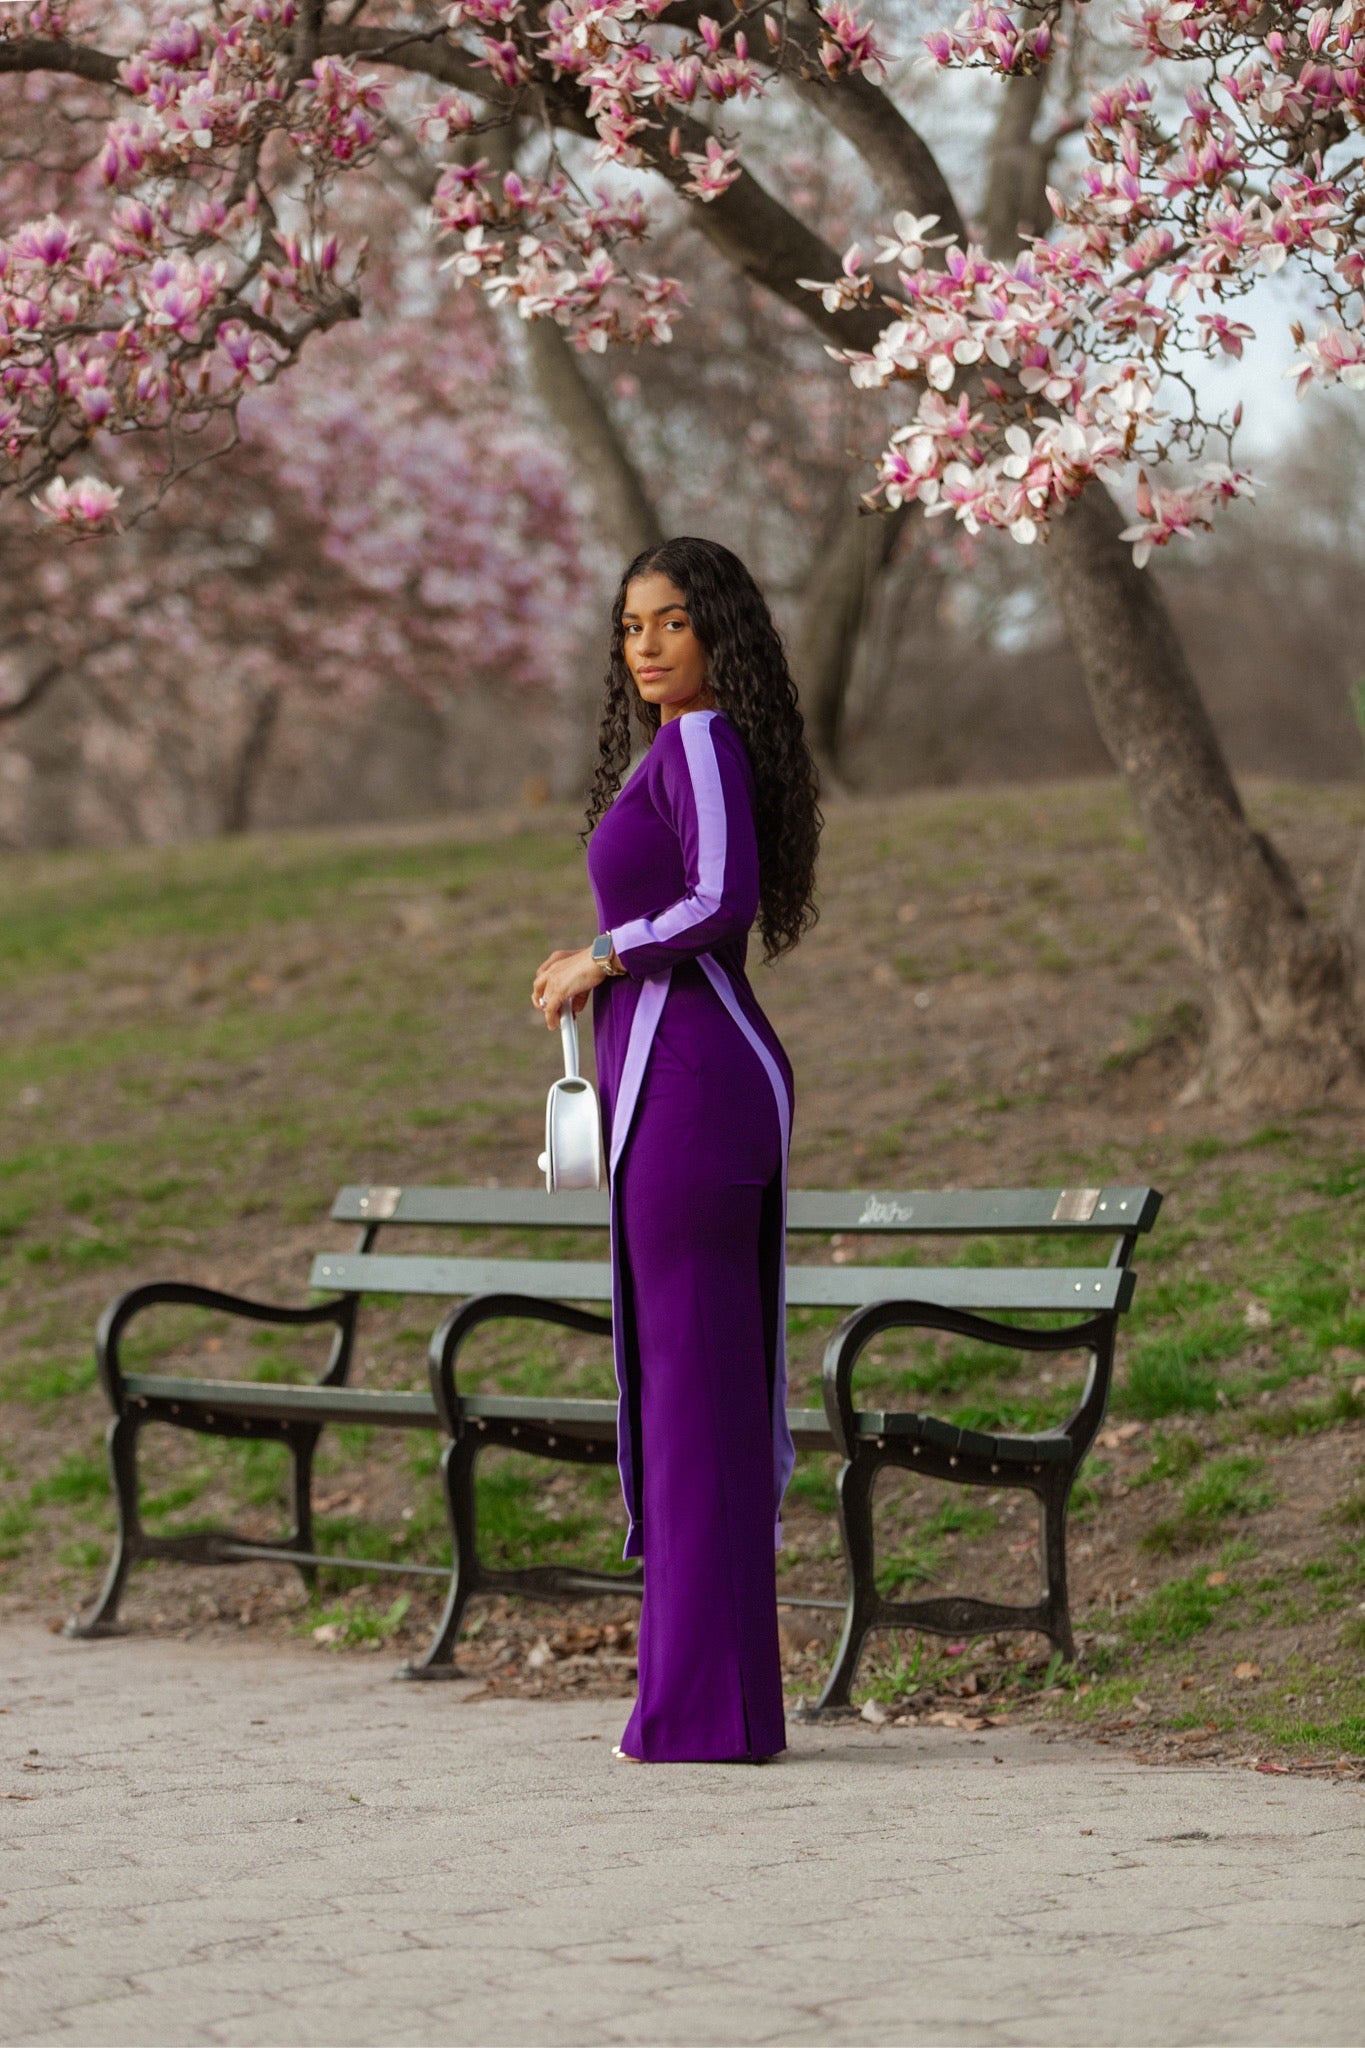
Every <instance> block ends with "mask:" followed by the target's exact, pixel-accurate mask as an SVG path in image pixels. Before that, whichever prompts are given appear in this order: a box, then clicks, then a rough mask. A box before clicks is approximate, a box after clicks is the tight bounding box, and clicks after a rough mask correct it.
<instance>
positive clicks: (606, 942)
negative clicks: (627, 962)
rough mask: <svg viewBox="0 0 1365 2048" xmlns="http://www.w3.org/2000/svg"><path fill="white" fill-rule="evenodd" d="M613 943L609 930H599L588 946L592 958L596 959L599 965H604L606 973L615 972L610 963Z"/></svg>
mask: <svg viewBox="0 0 1365 2048" xmlns="http://www.w3.org/2000/svg"><path fill="white" fill-rule="evenodd" d="M613 943H614V941H613V939H612V936H611V933H610V932H599V933H598V934H597V937H596V938H595V939H594V940H593V942H592V945H591V946H590V947H589V948H588V951H589V953H590V954H591V956H592V958H593V959H594V960H596V961H597V963H598V965H599V966H601V967H605V968H606V970H607V973H608V974H615V973H616V971H617V970H616V969H615V968H613V966H612V964H611V953H612V946H613Z"/></svg>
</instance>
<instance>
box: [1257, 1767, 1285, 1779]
mask: <svg viewBox="0 0 1365 2048" xmlns="http://www.w3.org/2000/svg"><path fill="white" fill-rule="evenodd" d="M1256 1768H1257V1770H1258V1771H1265V1772H1267V1773H1269V1774H1271V1775H1273V1776H1274V1777H1276V1778H1287V1777H1288V1775H1289V1766H1288V1764H1257V1766H1256Z"/></svg>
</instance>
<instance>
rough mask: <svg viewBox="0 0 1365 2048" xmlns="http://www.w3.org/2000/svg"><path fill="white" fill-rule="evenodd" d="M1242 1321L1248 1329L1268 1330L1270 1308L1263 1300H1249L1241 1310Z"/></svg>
mask: <svg viewBox="0 0 1365 2048" xmlns="http://www.w3.org/2000/svg"><path fill="white" fill-rule="evenodd" d="M1242 1321H1243V1322H1244V1323H1245V1324H1246V1326H1247V1328H1248V1329H1249V1330H1268V1329H1269V1328H1270V1323H1271V1315H1270V1310H1269V1309H1268V1308H1267V1307H1266V1305H1265V1303H1264V1302H1263V1301H1249V1302H1248V1303H1247V1305H1246V1307H1245V1308H1244V1309H1243V1310H1242Z"/></svg>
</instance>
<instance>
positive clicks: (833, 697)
mask: <svg viewBox="0 0 1365 2048" xmlns="http://www.w3.org/2000/svg"><path fill="white" fill-rule="evenodd" d="M904 523H905V508H904V507H901V508H900V509H898V510H897V511H895V512H892V513H890V514H888V515H887V516H885V517H882V518H875V519H874V518H868V517H866V516H860V515H859V514H858V513H857V512H856V511H853V510H851V509H850V508H848V507H845V508H844V514H843V518H842V519H841V521H840V523H839V526H838V528H837V530H836V532H835V534H834V537H833V540H832V542H831V543H830V544H829V545H828V546H826V547H824V548H822V550H821V552H820V556H819V559H818V561H817V563H816V564H815V565H814V573H813V580H812V584H811V591H810V596H809V598H808V599H807V602H806V607H805V611H804V613H803V616H802V619H801V625H800V629H799V633H798V638H797V646H796V655H795V659H794V661H793V664H792V666H793V668H794V669H795V672H796V680H797V684H798V687H799V689H800V691H801V702H802V706H803V709H804V711H805V715H806V721H807V725H808V728H809V731H810V737H811V744H812V746H813V747H814V750H815V754H816V758H817V760H818V761H819V764H820V768H821V772H822V774H824V775H826V776H828V777H831V778H832V779H833V780H834V781H836V782H842V781H843V780H844V779H845V777H844V746H845V741H846V738H847V733H846V730H845V710H846V706H847V700H848V689H849V684H850V682H851V681H852V678H853V664H854V659H855V656H856V654H857V651H858V642H859V639H860V637H861V635H862V629H863V625H864V622H865V620H866V617H867V608H868V603H869V600H870V598H871V594H872V589H873V586H874V585H875V583H876V581H877V578H878V577H879V576H880V575H881V573H882V570H883V569H884V568H885V566H886V564H887V562H888V561H889V559H890V556H891V551H892V549H893V548H894V546H895V544H896V538H897V536H898V534H899V533H900V530H901V528H902V526H903V525H904Z"/></svg>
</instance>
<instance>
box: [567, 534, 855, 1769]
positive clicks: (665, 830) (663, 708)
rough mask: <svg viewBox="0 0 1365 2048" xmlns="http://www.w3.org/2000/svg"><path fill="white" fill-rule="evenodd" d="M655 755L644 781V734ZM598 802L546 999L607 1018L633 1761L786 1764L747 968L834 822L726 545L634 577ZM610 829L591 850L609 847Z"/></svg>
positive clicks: (780, 1163)
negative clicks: (633, 1669) (640, 743)
mask: <svg viewBox="0 0 1365 2048" xmlns="http://www.w3.org/2000/svg"><path fill="white" fill-rule="evenodd" d="M633 721H634V722H636V723H638V724H640V725H642V726H643V728H644V730H645V733H646V735H647V737H648V741H649V745H648V749H647V751H646V753H645V754H644V757H643V759H642V760H641V762H640V763H639V764H638V766H637V767H636V768H635V770H634V771H633V773H632V774H631V775H630V776H629V777H628V778H627V779H626V780H625V782H624V785H623V783H622V777H623V774H624V772H625V769H626V767H627V765H628V763H629V759H630V736H631V726H632V722H633ZM599 740H600V756H599V760H598V766H597V773H596V777H595V780H594V783H593V789H592V796H591V799H590V802H589V806H588V819H587V826H586V828H585V831H584V835H583V836H584V838H585V839H586V840H588V842H589V843H588V875H589V879H590V881H591V883H592V889H593V896H594V898H595V901H596V905H597V912H598V921H599V926H600V929H599V934H598V937H597V939H596V940H594V942H593V944H592V945H591V946H590V947H586V948H584V949H583V950H582V951H581V952H572V953H565V952H557V953H552V954H551V955H550V957H549V959H548V960H546V961H545V962H544V963H543V964H542V966H541V967H540V969H539V971H538V972H537V974H536V977H535V982H534V984H533V987H532V997H533V1000H534V1001H535V1003H536V1004H537V1005H538V1006H539V1007H540V1009H541V1010H542V1011H543V1012H544V1015H545V1022H546V1025H547V1026H548V1027H549V1028H550V1029H551V1030H554V1029H557V1028H558V1024H559V1013H560V1010H561V1009H562V1007H563V1006H564V1004H565V1003H572V1004H573V1007H574V1010H575V1012H577V1011H578V1010H580V1009H581V1008H582V1007H583V1005H584V1004H585V1003H586V1002H587V1000H588V996H589V994H591V996H592V998H593V1037H594V1044H595V1048H596V1054H597V1075H598V1084H599V1090H600V1094H601V1101H602V1110H603V1125H604V1135H605V1139H606V1149H607V1157H608V1160H609V1172H610V1184H611V1250H612V1287H613V1302H612V1307H613V1316H612V1323H613V1343H614V1347H615V1356H616V1378H617V1386H618V1388H619V1390H620V1407H619V1428H618V1444H619V1453H620V1466H621V1484H622V1490H623V1492H624V1495H625V1501H626V1508H627V1511H628V1513H629V1517H630V1528H629V1533H628V1535H627V1538H626V1548H625V1554H626V1556H627V1557H638V1556H642V1557H643V1559H644V1571H645V1592H644V1606H643V1609H642V1612H641V1616H640V1684H639V1697H638V1699H637V1700H636V1703H635V1708H634V1711H633V1712H632V1714H631V1716H630V1720H629V1722H628V1724H627V1727H626V1730H625V1733H624V1734H623V1736H622V1738H621V1743H620V1746H619V1748H618V1749H617V1751H616V1754H617V1755H618V1756H621V1757H624V1758H629V1759H635V1760H643V1761H648V1762H683V1761H694V1762H697V1761H713V1760H716V1761H718V1760H723V1759H736V1760H738V1759H741V1758H744V1759H749V1760H751V1761H755V1762H757V1761H759V1760H761V1759H763V1758H765V1757H769V1756H773V1755H775V1754H776V1753H777V1752H778V1751H779V1750H781V1749H783V1748H784V1747H785V1746H786V1734H785V1728H784V1723H783V1716H782V1673H781V1665H780V1660H779V1655H778V1640H777V1585H776V1567H775V1564H774V1558H773V1552H774V1548H775V1546H776V1544H778V1543H780V1541H781V1522H780V1512H781V1504H782V1495H783V1492H784V1490H785V1488H786V1484H787V1481H788V1479H789V1478H790V1476H791V1470H792V1464H793V1462H794V1453H793V1450H792V1442H791V1435H790V1432H789V1431H788V1428H787V1418H786V1384H787V1378H786V1358H785V1348H786V1347H785V1337H786V1332H785V1291H784V1270H785V1247H786V1237H785V1224H786V1192H787V1158H788V1152H789V1148H790V1139H791V1119H792V1110H793V1107H794V1100H795V1097H794V1088H793V1082H792V1070H791V1064H790V1062H789V1061H788V1059H787V1055H786V1053H785V1052H784V1051H783V1048H782V1045H781V1042H780V1040H779V1039H778V1037H777V1034H776V1032H775V1031H774V1030H773V1027H772V1025H771V1024H770V1023H769V1022H768V1019H767V1018H766V1017H765V1016H764V1014H763V1011H762V1010H761V1008H760V1007H759V1004H758V1000H757V998H756V997H755V995H754V993H753V990H752V988H751V987H750V985H749V981H748V977H747V975H746V973H745V956H746V952H747V946H748V932H749V928H750V926H751V925H752V924H753V922H754V919H755V916H757V919H758V923H759V929H760V932H761V934H762V938H763V945H764V957H765V959H768V960H771V959H774V958H775V957H776V956H777V955H778V954H780V953H783V952H786V951H787V950H788V949H789V948H790V947H792V946H793V945H795V943H796V941H797V940H798V939H799V937H800V936H801V934H802V932H803V931H804V930H806V928H807V927H808V926H809V925H810V924H811V923H813V922H814V918H815V910H814V905H813V902H812V891H813V884H814V874H815V856H816V848H817V845H818V842H819V834H820V826H821V823H822V820H821V816H820V810H819V807H818V804H817V802H816V783H815V771H814V765H813V763H812V760H811V756H810V751H809V748H808V747H807V745H806V741H805V736H804V732H803V728H802V721H801V713H800V711H799V709H798V707H797V701H796V691H795V688H794V686H793V683H792V679H791V676H790V674H789V673H788V669H787V663H786V658H785V655H784V654H783V650H782V642H781V638H780V636H779V634H778V631H777V628H776V627H775V625H774V624H773V621H772V617H771V615H770V613H769V611H768V607H767V605H766V603H765V602H764V599H763V596H762V594H761V592H760V591H759V589H758V586H757V584H756V583H755V582H754V580H753V578H752V577H751V576H750V574H749V572H748V570H747V569H746V568H745V567H744V564H743V563H742V562H741V561H740V560H739V559H738V557H737V556H735V555H733V554H731V553H730V551H729V549H728V548H723V547H720V546H718V545H717V544H716V543H715V542H713V541H705V540H693V539H679V540H671V541H666V542H665V543H664V544H663V545H662V546H661V547H656V548H650V549H647V550H646V551H645V552H644V553H643V554H641V555H638V556H637V557H636V559H635V560H634V561H633V562H632V563H631V564H630V567H629V568H628V569H627V571H626V573H625V575H624V577H623V578H622V580H621V586H620V589H619V590H618V592H617V595H616V601H615V604H614V606H613V608H612V642H611V659H610V666H609V668H608V672H607V685H606V703H605V708H604V711H603V716H602V722H601V728H600V734H599ZM594 828H595V829H594Z"/></svg>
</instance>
